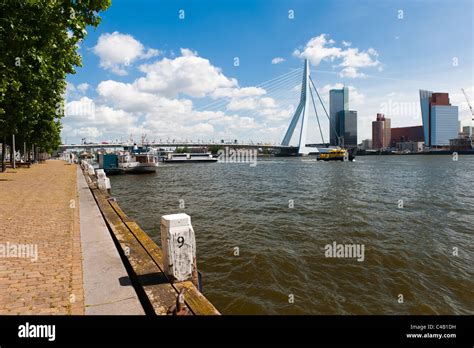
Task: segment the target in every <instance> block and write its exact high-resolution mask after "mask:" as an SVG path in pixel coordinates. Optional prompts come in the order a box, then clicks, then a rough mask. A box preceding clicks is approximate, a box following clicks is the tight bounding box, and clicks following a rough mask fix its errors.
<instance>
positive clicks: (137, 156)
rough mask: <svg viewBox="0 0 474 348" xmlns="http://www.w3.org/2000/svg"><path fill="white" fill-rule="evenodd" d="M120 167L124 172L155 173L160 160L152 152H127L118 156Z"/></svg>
mask: <svg viewBox="0 0 474 348" xmlns="http://www.w3.org/2000/svg"><path fill="white" fill-rule="evenodd" d="M118 167H119V169H120V170H122V171H123V172H124V173H130V174H142V173H143V174H144V173H154V172H156V168H157V167H158V162H157V161H156V157H155V155H153V154H152V153H125V154H121V155H119V156H118Z"/></svg>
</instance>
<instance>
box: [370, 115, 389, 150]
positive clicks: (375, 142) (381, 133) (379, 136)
mask: <svg viewBox="0 0 474 348" xmlns="http://www.w3.org/2000/svg"><path fill="white" fill-rule="evenodd" d="M390 126H391V122H390V119H389V118H386V117H385V115H383V114H377V118H376V120H375V121H373V122H372V148H373V149H376V150H378V149H385V148H387V147H389V146H390V138H391V127H390Z"/></svg>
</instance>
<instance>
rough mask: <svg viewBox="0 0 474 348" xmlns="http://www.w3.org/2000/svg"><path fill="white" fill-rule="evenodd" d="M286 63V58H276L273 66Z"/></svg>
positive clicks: (273, 60)
mask: <svg viewBox="0 0 474 348" xmlns="http://www.w3.org/2000/svg"><path fill="white" fill-rule="evenodd" d="M284 61H285V59H284V58H281V57H275V58H273V59H272V64H280V63H283V62H284Z"/></svg>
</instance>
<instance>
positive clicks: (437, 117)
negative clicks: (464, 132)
mask: <svg viewBox="0 0 474 348" xmlns="http://www.w3.org/2000/svg"><path fill="white" fill-rule="evenodd" d="M420 106H421V115H422V121H423V134H424V137H425V144H426V145H427V146H447V145H449V140H450V139H454V138H456V137H457V135H458V132H459V117H458V107H457V106H453V105H451V104H450V102H449V94H448V93H433V92H431V91H425V90H420Z"/></svg>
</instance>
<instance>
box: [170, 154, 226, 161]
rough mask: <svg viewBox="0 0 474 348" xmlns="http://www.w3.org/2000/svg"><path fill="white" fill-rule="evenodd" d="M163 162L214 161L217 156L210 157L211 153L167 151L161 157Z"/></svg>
mask: <svg viewBox="0 0 474 348" xmlns="http://www.w3.org/2000/svg"><path fill="white" fill-rule="evenodd" d="M163 162H164V163H194V162H199V163H214V162H217V158H214V157H212V153H210V152H205V153H168V154H167V156H166V157H165V158H164V159H163Z"/></svg>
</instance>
